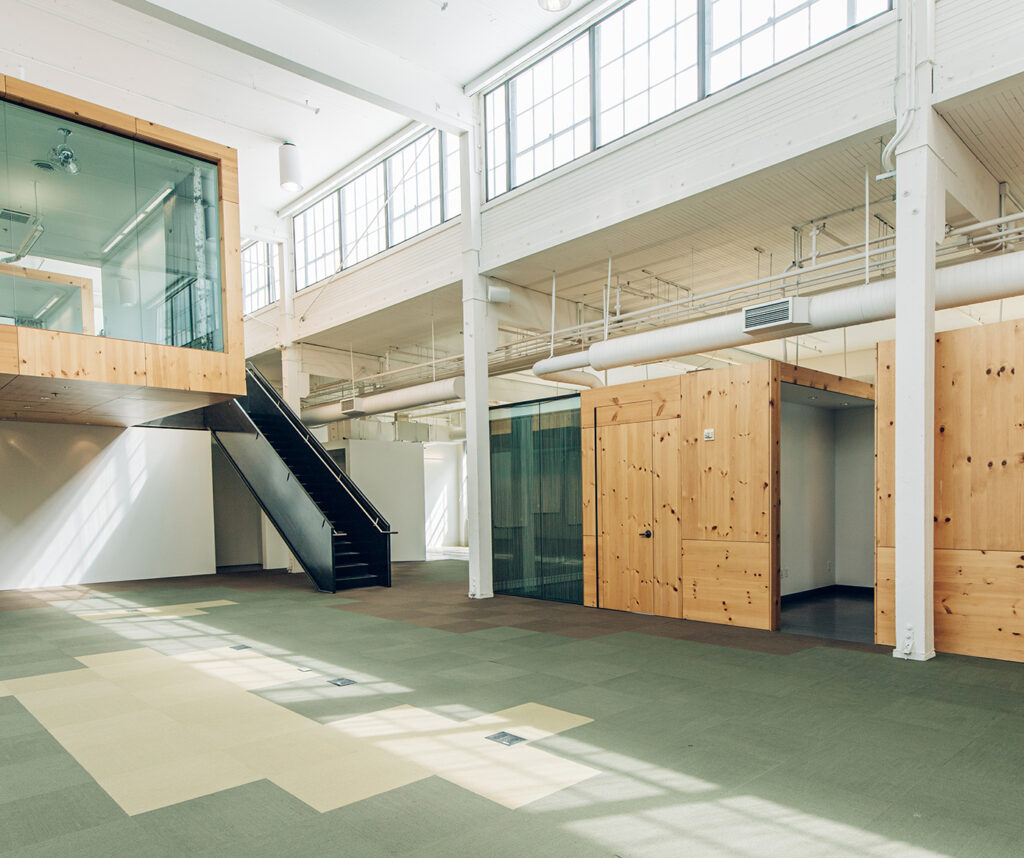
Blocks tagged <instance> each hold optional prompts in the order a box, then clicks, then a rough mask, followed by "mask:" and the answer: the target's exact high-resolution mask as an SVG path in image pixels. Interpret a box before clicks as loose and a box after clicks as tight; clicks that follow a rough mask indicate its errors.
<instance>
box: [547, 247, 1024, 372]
mask: <svg viewBox="0 0 1024 858" xmlns="http://www.w3.org/2000/svg"><path fill="white" fill-rule="evenodd" d="M1022 293H1024V253H1012V254H1006V255H1003V256H993V257H990V258H988V259H978V260H975V261H973V262H964V263H961V264H960V265H954V266H950V267H949V268H940V269H939V270H938V271H937V272H936V273H935V308H936V309H938V310H946V309H949V308H951V307H959V306H962V305H964V304H974V303H980V302H982V301H995V300H997V299H1000V298H1011V297H1013V296H1015V295H1020V294H1022ZM807 312H808V318H809V320H810V324H807V325H800V326H799V327H798V328H796V329H794V333H796V334H804V333H807V334H810V333H814V332H815V331H828V330H833V329H835V328H845V327H848V326H850V325H863V324H867V323H868V322H880V321H882V320H884V319H891V318H893V316H894V315H895V314H896V281H895V280H893V279H890V280H881V281H879V282H877V283H870V284H867V285H864V286H853V287H850V288H847V289H839V290H837V291H835V292H827V293H825V294H822V295H811V296H809V297H808V301H807ZM780 336H781V334H780V332H779V331H778V330H773V329H766V330H764V331H758V332H756V333H749V334H748V333H744V331H743V312H742V311H740V312H737V313H730V314H728V315H725V316H717V317H715V318H713V319H701V320H699V321H696V322H687V323H686V324H683V325H674V326H672V327H668V328H661V329H659V330H654V331H645V332H644V333H640V334H631V335H629V336H625V337H619V338H617V339H614V340H604V341H602V342H599V343H594V345H592V346H591V347H590V348H589V349H588V350H587V351H586V352H577V353H574V354H570V355H561V356H559V357H554V358H545V359H544V360H541V361H538V362H537V363H536V364H534V367H533V371H534V373H535V374H536V375H538V376H543V377H550V374H551V373H552V372H558V371H561V370H566V369H581V368H583V367H586V366H591V367H593V368H594V369H597V370H607V369H613V368H615V367H619V366H630V365H632V364H645V363H653V362H655V361H661V360H669V359H670V358H675V357H682V356H684V355H691V354H695V353H697V352H706V351H713V350H715V349H727V348H736V347H743V346H745V345H750V344H752V343H757V342H762V341H764V340H774V339H778V338H779V337H780Z"/></svg>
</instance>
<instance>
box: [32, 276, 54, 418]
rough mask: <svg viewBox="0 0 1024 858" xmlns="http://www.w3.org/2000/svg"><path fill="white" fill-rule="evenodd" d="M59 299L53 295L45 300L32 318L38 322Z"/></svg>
mask: <svg viewBox="0 0 1024 858" xmlns="http://www.w3.org/2000/svg"><path fill="white" fill-rule="evenodd" d="M60 299H61V296H60V295H54V296H53V297H52V298H51V299H50V300H49V301H47V302H46V305H45V306H44V307H43V308H42V309H41V310H40V311H39V312H38V313H36V314H35V315H34V316H33V317H32V318H33V319H35V320H36V321H37V322H38V321H39V320H40V319H41V318H43V316H45V315H46V314H47V313H48V312H50V308H51V307H53V305H54V304H56V303H57V302H58V301H59V300H60ZM43 398H44V399H46V398H47V397H43Z"/></svg>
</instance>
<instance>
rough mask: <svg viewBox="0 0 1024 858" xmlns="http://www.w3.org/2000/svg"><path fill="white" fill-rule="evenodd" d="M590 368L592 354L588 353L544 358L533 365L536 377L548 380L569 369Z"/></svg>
mask: <svg viewBox="0 0 1024 858" xmlns="http://www.w3.org/2000/svg"><path fill="white" fill-rule="evenodd" d="M587 366H590V354H589V353H588V352H573V353H572V354H568V355H558V356H557V357H549V358H544V360H539V361H537V363H535V364H534V365H533V373H534V375H539V376H542V377H544V378H547V377H548V376H549V375H551V374H552V373H555V372H562V371H564V370H567V369H583V368H584V367H587Z"/></svg>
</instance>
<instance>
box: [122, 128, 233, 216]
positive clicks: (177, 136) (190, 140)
mask: <svg viewBox="0 0 1024 858" xmlns="http://www.w3.org/2000/svg"><path fill="white" fill-rule="evenodd" d="M133 123H134V124H133V129H132V133H133V136H134V137H135V138H136V139H137V140H141V141H142V142H143V143H152V144H153V145H155V146H159V147H161V148H162V149H170V150H171V151H173V152H180V153H181V154H182V155H191V156H192V157H193V158H200V159H202V160H204V161H212V162H213V163H214V164H219V163H220V162H221V161H223V160H231V159H236V158H237V153H236V152H235V150H234V149H232V148H231V147H230V146H224V145H222V144H221V143H214V142H213V141H212V140H204V139H203V138H202V137H196V136H194V135H192V134H186V133H185V132H184V131H176V130H175V129H174V128H168V127H167V126H165V125H158V124H157V123H156V122H150V121H149V120H146V119H138V118H135V117H133ZM235 202H237V201H235Z"/></svg>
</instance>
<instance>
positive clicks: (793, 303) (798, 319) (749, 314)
mask: <svg viewBox="0 0 1024 858" xmlns="http://www.w3.org/2000/svg"><path fill="white" fill-rule="evenodd" d="M808 322H809V319H808V317H807V299H806V298H780V299H779V300H777V301H769V302H767V303H765V304H756V305H754V306H753V307H744V308H743V330H744V331H746V332H750V331H761V330H764V329H765V328H781V327H788V326H791V325H806V324H807V323H808Z"/></svg>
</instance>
